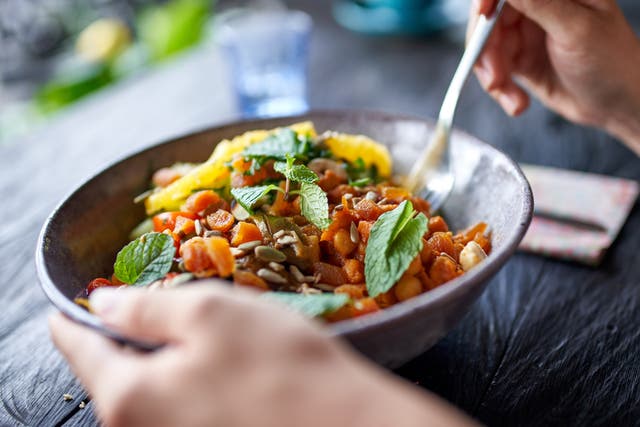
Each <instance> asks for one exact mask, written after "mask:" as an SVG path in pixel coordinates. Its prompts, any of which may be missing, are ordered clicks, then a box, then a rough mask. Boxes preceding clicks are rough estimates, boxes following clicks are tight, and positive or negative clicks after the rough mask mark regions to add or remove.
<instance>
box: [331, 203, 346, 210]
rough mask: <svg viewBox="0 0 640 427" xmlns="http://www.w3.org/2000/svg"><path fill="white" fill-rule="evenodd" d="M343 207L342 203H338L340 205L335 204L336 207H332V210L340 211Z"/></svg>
mask: <svg viewBox="0 0 640 427" xmlns="http://www.w3.org/2000/svg"><path fill="white" fill-rule="evenodd" d="M343 209H344V206H343V205H342V204H340V205H336V207H335V208H333V210H334V211H341V210H343Z"/></svg>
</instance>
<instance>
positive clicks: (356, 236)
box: [349, 221, 360, 245]
mask: <svg viewBox="0 0 640 427" xmlns="http://www.w3.org/2000/svg"><path fill="white" fill-rule="evenodd" d="M349 237H350V238H351V241H352V242H353V243H354V244H356V245H357V244H358V243H360V233H358V227H356V224H355V223H354V222H353V221H351V228H349Z"/></svg>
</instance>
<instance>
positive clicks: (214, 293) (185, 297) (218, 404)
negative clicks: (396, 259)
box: [50, 282, 470, 427]
mask: <svg viewBox="0 0 640 427" xmlns="http://www.w3.org/2000/svg"><path fill="white" fill-rule="evenodd" d="M90 302H91V306H92V308H93V309H94V311H95V312H96V314H97V315H98V316H100V317H101V318H102V320H103V321H104V322H105V323H106V324H108V325H109V326H110V327H112V328H114V329H115V330H117V331H119V332H121V333H122V334H123V335H125V336H129V337H132V338H138V339H141V340H147V341H151V342H161V343H166V345H165V347H163V348H162V349H161V350H159V351H156V352H154V353H148V354H141V353H136V352H134V351H132V350H130V349H126V348H123V347H120V346H118V345H117V344H115V343H114V342H112V341H111V340H109V339H107V338H104V337H103V336H101V335H99V334H97V333H96V332H94V331H92V330H89V329H87V328H85V327H83V326H80V325H78V324H76V323H73V322H71V321H70V320H67V319H66V318H64V317H63V316H62V315H59V314H58V315H55V316H53V317H52V318H51V319H50V328H51V333H52V337H53V339H54V342H55V344H56V346H57V347H58V348H59V349H60V350H61V351H62V353H63V354H64V356H65V357H66V358H67V359H68V361H69V363H70V365H71V368H72V369H73V371H74V372H75V373H76V374H77V376H78V377H79V378H80V380H81V382H82V383H83V384H84V385H85V387H86V388H87V390H88V391H89V393H90V394H91V396H92V399H93V401H94V403H95V405H96V410H97V414H98V416H99V417H100V419H101V420H102V421H103V422H104V423H105V424H106V425H108V426H112V425H113V426H116V425H136V426H164V425H167V426H173V425H184V426H198V425H207V426H224V427H234V426H274V427H275V426H277V427H287V426H308V427H313V426H322V427H327V426H331V427H340V426H350V427H354V426H367V427H368V426H390V427H391V426H396V425H403V426H414V425H415V426H423V425H427V424H428V425H443V426H445V425H449V426H455V425H468V424H469V423H470V422H469V421H468V420H467V419H466V418H464V417H463V416H462V415H460V414H458V413H456V412H455V411H453V410H452V409H451V408H449V407H448V406H446V405H445V404H443V403H442V402H440V401H439V400H438V399H436V398H435V397H433V396H431V395H429V394H427V393H424V392H422V391H419V390H418V389H416V388H414V387H411V386H410V385H408V384H405V383H404V382H402V381H400V380H398V379H395V378H394V377H392V376H391V375H389V374H387V373H385V372H384V371H383V370H381V369H379V368H377V367H375V366H373V365H372V364H371V363H369V362H367V361H365V360H364V359H362V358H361V357H360V356H358V355H356V354H355V353H353V352H351V351H350V350H348V349H347V348H346V346H344V345H343V344H342V343H341V342H340V341H338V340H335V339H332V338H330V337H329V336H328V335H327V334H326V333H325V331H324V330H323V329H322V328H320V327H319V326H318V325H319V324H316V323H314V322H312V321H310V320H307V319H305V318H303V317H302V316H299V315H297V314H295V313H292V312H289V311H287V310H284V309H282V308H281V307H278V306H277V305H275V304H273V303H271V302H265V301H263V300H260V299H257V298H255V297H254V296H253V295H251V294H248V293H246V292H238V291H236V290H234V289H228V288H227V287H226V286H224V285H221V284H220V283H216V282H211V283H200V284H198V285H193V286H187V287H184V288H182V289H172V290H158V291H148V290H144V289H127V290H115V289H108V288H105V289H98V290H96V291H95V292H93V293H92V294H91V298H90ZM425 423H426V424H425Z"/></svg>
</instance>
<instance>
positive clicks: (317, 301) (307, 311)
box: [261, 292, 349, 317]
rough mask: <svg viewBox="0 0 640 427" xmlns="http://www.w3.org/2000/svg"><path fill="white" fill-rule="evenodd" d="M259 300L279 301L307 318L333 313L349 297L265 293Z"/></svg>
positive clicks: (345, 302)
mask: <svg viewBox="0 0 640 427" xmlns="http://www.w3.org/2000/svg"><path fill="white" fill-rule="evenodd" d="M261 298H264V299H267V300H272V301H279V302H281V303H284V304H286V305H288V306H289V307H291V308H292V309H294V310H295V311H298V312H300V313H302V314H304V315H306V316H309V317H316V316H322V315H324V314H328V313H333V312H334V311H336V310H338V309H339V308H342V307H343V306H344V305H345V304H347V303H348V302H349V297H348V296H347V295H345V294H317V295H303V294H294V293H289V292H266V293H264V294H262V297H261Z"/></svg>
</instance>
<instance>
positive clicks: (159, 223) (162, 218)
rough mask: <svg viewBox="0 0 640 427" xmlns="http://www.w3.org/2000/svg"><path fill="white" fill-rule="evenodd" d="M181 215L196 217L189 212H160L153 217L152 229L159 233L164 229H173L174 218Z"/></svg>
mask: <svg viewBox="0 0 640 427" xmlns="http://www.w3.org/2000/svg"><path fill="white" fill-rule="evenodd" d="M179 216H181V217H184V218H188V219H196V218H198V216H197V215H196V214H194V213H191V212H162V213H159V214H157V215H155V216H154V217H153V231H157V232H159V233H161V232H163V231H164V230H169V231H173V229H174V228H175V226H176V219H177V218H178V217H179Z"/></svg>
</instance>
